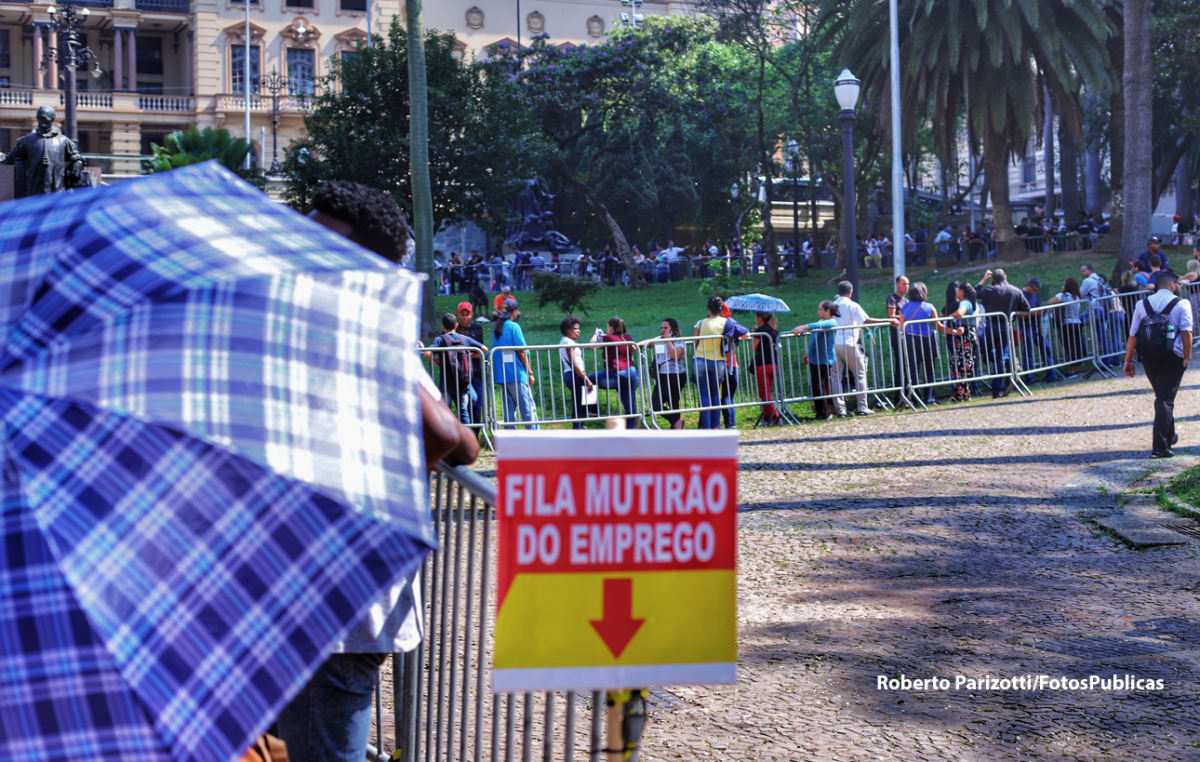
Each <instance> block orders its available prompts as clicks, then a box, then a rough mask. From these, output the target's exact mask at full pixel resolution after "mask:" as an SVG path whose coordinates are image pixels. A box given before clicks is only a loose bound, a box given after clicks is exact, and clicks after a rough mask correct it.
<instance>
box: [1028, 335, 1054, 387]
mask: <svg viewBox="0 0 1200 762" xmlns="http://www.w3.org/2000/svg"><path fill="white" fill-rule="evenodd" d="M1038 347H1041V351H1042V355H1041V356H1042V358H1044V359H1045V361H1046V364H1047V365H1053V364H1054V350H1053V349H1051V347H1050V342H1049V340H1047V339H1046V337H1045V336H1043V335H1042V332H1041V331H1021V368H1022V370H1023V371H1024V372H1023V373H1022V374H1021V375H1023V376H1025V375H1028V376H1029V380H1030V381H1032V380H1033V373H1034V366H1035V365H1037V364H1038V357H1037V356H1036V355H1035V354H1034V349H1036V348H1038ZM1057 378H1058V374H1057V373H1055V372H1054V370H1053V369H1050V370H1048V371H1046V376H1045V379H1044V380H1046V381H1054V380H1056V379H1057Z"/></svg>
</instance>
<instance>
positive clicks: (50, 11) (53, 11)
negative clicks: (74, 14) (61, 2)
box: [46, 5, 58, 17]
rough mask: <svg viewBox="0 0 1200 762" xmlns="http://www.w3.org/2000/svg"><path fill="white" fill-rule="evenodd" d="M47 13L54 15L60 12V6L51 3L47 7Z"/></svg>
mask: <svg viewBox="0 0 1200 762" xmlns="http://www.w3.org/2000/svg"><path fill="white" fill-rule="evenodd" d="M46 13H48V14H50V16H51V17H53V16H54V14H56V13H58V8H56V7H54V6H53V5H51V6H49V7H48V8H46Z"/></svg>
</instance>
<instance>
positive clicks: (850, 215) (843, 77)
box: [833, 69, 861, 301]
mask: <svg viewBox="0 0 1200 762" xmlns="http://www.w3.org/2000/svg"><path fill="white" fill-rule="evenodd" d="M860 88H861V83H860V82H859V80H858V77H855V76H854V75H853V74H851V73H850V70H849V69H842V73H841V74H839V75H838V78H837V80H836V81H835V82H834V83H833V93H834V95H836V96H837V102H838V105H839V106H841V107H842V112H841V114H840V115H839V118H840V119H841V121H842V186H843V196H842V198H843V203H842V214H843V215H844V219H845V224H844V225H843V229H844V230H845V231H846V240H845V241H844V242H843V246H845V252H846V275H847V277H849V279H850V282H851V283H852V284H854V301H858V231H857V230H856V229H855V228H856V225H855V219H854V107H855V106H857V105H858V94H859V90H860Z"/></svg>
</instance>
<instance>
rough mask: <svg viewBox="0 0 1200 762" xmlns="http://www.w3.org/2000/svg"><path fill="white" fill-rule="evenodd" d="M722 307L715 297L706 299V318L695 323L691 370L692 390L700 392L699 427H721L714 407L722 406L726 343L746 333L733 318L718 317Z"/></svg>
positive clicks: (719, 414)
mask: <svg viewBox="0 0 1200 762" xmlns="http://www.w3.org/2000/svg"><path fill="white" fill-rule="evenodd" d="M724 305H725V303H724V302H723V301H721V297H719V296H710V297H709V298H708V317H706V318H704V319H703V320H700V321H698V322H697V323H696V328H695V335H696V336H699V337H700V340H699V341H697V342H696V358H695V360H694V361H693V364H692V369H693V371H694V375H695V377H696V387H697V390H698V391H699V393H700V407H701V408H704V409H703V410H701V411H700V428H702V429H719V428H721V413H720V411H719V410H718V409H717V406H718V405H720V404H722V400H721V388H722V385H723V383H724V382H725V380H726V377H727V375H728V368H727V366H726V365H725V347H726V340H727V339H728V340H730V341H735V340H737V339H738V338H739V337H741V336H744V335H746V334H747V333H749V331H747V330H746V329H745V328H744V327H742V326H741V325H738V322H737V321H736V320H734V319H733V318H726V317H722V316H721V308H722V307H723V306H724Z"/></svg>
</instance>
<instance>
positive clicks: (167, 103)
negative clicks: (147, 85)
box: [138, 3, 195, 113]
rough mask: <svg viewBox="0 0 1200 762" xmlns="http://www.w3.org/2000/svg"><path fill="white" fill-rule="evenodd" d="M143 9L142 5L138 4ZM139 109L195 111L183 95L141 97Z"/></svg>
mask: <svg viewBox="0 0 1200 762" xmlns="http://www.w3.org/2000/svg"><path fill="white" fill-rule="evenodd" d="M138 7H141V3H139V4H138ZM138 108H139V109H141V110H142V111H171V112H183V113H187V112H190V111H194V110H195V107H194V106H193V105H192V99H191V98H189V97H186V96H181V95H139V96H138Z"/></svg>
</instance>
